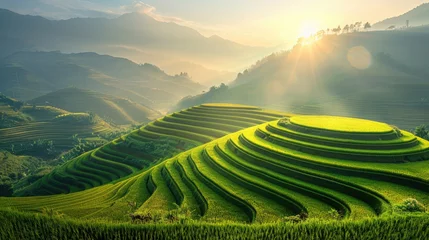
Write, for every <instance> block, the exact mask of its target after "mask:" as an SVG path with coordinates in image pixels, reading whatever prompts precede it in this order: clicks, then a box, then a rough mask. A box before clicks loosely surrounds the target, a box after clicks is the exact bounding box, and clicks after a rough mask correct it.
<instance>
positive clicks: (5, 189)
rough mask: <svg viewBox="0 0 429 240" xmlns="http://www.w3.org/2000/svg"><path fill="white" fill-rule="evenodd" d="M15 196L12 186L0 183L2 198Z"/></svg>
mask: <svg viewBox="0 0 429 240" xmlns="http://www.w3.org/2000/svg"><path fill="white" fill-rule="evenodd" d="M12 194H13V189H12V184H11V183H9V182H7V183H5V182H0V196H3V197H10V196H12Z"/></svg>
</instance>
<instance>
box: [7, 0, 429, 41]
mask: <svg viewBox="0 0 429 240" xmlns="http://www.w3.org/2000/svg"><path fill="white" fill-rule="evenodd" d="M425 2H428V0H359V1H357V0H323V1H321V0H317V1H316V0H180V1H178V0H144V1H136V0H0V8H6V9H9V10H12V11H15V12H18V13H21V14H31V15H41V16H44V17H47V18H49V19H68V18H73V17H109V18H114V17H117V16H119V15H121V14H124V13H128V12H141V13H145V14H148V15H150V16H152V17H153V18H155V19H157V20H159V21H166V22H176V23H177V24H180V25H184V26H188V27H191V28H194V29H196V30H197V31H199V32H200V33H201V34H203V35H205V36H211V35H218V36H220V37H223V38H226V39H229V40H232V41H235V42H238V43H241V44H246V45H252V46H267V47H268V46H270V47H272V46H277V45H281V44H285V43H288V42H289V43H290V42H293V41H295V40H296V39H297V38H298V37H299V36H302V35H306V34H308V33H309V32H311V31H316V30H318V29H326V28H333V27H336V26H338V25H341V26H343V25H345V24H348V23H354V22H358V21H362V22H370V23H376V22H378V21H381V20H384V19H386V18H389V17H393V16H398V15H401V14H403V13H405V12H407V11H409V10H411V9H413V8H414V7H417V6H418V5H420V4H422V3H425Z"/></svg>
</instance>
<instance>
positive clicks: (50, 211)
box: [42, 207, 64, 218]
mask: <svg viewBox="0 0 429 240" xmlns="http://www.w3.org/2000/svg"><path fill="white" fill-rule="evenodd" d="M42 214H43V215H46V216H48V217H50V218H54V217H55V218H62V217H63V216H64V214H63V213H60V212H58V211H56V210H55V209H52V208H46V207H44V208H42Z"/></svg>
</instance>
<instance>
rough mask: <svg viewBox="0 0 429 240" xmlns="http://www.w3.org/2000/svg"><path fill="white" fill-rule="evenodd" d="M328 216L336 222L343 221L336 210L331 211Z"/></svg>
mask: <svg viewBox="0 0 429 240" xmlns="http://www.w3.org/2000/svg"><path fill="white" fill-rule="evenodd" d="M328 215H329V217H330V218H331V219H334V220H341V218H342V216H341V214H340V213H339V212H338V211H337V210H335V209H331V210H329V212H328Z"/></svg>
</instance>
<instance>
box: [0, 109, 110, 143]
mask: <svg viewBox="0 0 429 240" xmlns="http://www.w3.org/2000/svg"><path fill="white" fill-rule="evenodd" d="M88 118H89V114H86V113H82V114H76V113H68V114H65V115H60V116H58V117H56V118H55V119H52V120H49V121H41V122H29V123H27V124H23V125H19V126H16V127H10V128H4V129H0V148H1V149H7V150H12V148H13V146H14V147H15V148H18V147H19V146H20V145H21V144H26V143H32V142H34V141H38V140H48V141H53V143H54V146H55V147H56V148H58V150H60V149H63V150H65V149H70V148H72V147H73V145H74V139H73V135H75V134H77V135H78V136H79V137H81V138H86V137H92V136H93V134H95V135H96V134H102V133H106V132H109V131H111V126H110V125H109V124H107V123H106V122H104V121H102V120H98V121H96V122H90V121H88V120H87V119H88ZM12 145H13V146H12Z"/></svg>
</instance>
